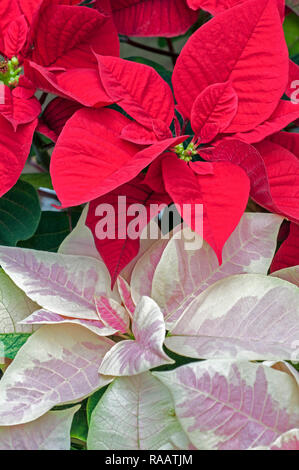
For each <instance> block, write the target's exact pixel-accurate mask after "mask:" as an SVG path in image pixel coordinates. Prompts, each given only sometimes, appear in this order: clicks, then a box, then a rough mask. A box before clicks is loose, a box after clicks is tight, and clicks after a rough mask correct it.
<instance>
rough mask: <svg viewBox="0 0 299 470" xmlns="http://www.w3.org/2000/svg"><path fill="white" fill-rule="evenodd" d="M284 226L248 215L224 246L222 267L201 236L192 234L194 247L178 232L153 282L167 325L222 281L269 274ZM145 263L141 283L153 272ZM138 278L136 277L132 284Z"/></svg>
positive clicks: (272, 217) (274, 218)
mask: <svg viewBox="0 0 299 470" xmlns="http://www.w3.org/2000/svg"><path fill="white" fill-rule="evenodd" d="M281 222H282V219H281V217H279V216H277V215H273V214H262V213H261V214H259V213H254V214H253V213H252V214H251V213H245V214H244V215H243V217H242V218H241V221H240V223H239V225H238V226H237V228H236V229H235V230H234V232H233V233H232V235H231V236H230V238H229V239H228V240H227V242H226V244H225V245H224V249H223V255H222V259H223V262H222V264H221V265H220V266H219V263H218V260H217V257H216V255H215V253H214V251H213V250H212V248H211V247H210V246H209V245H208V244H207V243H205V242H203V243H202V248H200V249H199V247H200V246H201V244H200V242H201V240H200V237H199V236H196V235H195V234H193V236H194V243H193V244H192V243H190V238H189V236H190V234H189V231H188V229H184V231H182V232H178V233H177V234H176V235H175V236H174V237H173V238H172V239H171V240H170V241H169V243H168V245H167V247H166V249H165V251H164V253H163V255H162V257H161V260H160V262H159V264H158V266H157V268H156V270H155V273H154V276H153V281H152V292H151V297H152V298H153V299H154V300H155V301H156V302H157V303H158V305H159V306H160V308H161V309H162V311H163V312H164V314H165V317H166V321H167V325H168V326H171V325H172V324H173V323H174V321H176V320H177V319H178V318H179V316H180V315H181V314H182V312H183V311H184V309H185V308H186V307H187V306H188V305H189V304H190V302H191V301H192V300H193V299H194V298H195V297H196V296H197V295H198V294H200V292H202V291H204V290H205V289H206V288H207V287H209V286H210V285H212V284H214V283H215V282H216V281H218V280H219V279H223V278H224V277H227V276H230V275H232V274H242V273H261V274H266V273H267V272H268V269H269V266H270V264H271V261H272V258H273V256H274V253H275V249H276V241H277V234H278V230H279V226H280V224H281ZM191 240H192V239H191ZM159 256H161V255H160V254H159ZM140 263H142V261H140V262H139V264H140ZM146 263H148V261H147V260H146V259H145V263H144V265H141V266H140V268H139V273H140V274H139V276H140V278H141V279H142V281H141V282H142V283H143V282H144V281H143V279H144V277H145V275H144V274H143V270H144V272H145V273H147V271H148V270H149V269H151V268H149V267H147V264H146ZM137 266H138V265H137ZM137 266H136V268H137ZM136 268H135V269H136ZM135 277H136V276H134V273H133V276H132V281H135ZM136 284H137V282H136V281H135V282H134V284H133V283H132V285H133V289H134V288H135V285H136Z"/></svg>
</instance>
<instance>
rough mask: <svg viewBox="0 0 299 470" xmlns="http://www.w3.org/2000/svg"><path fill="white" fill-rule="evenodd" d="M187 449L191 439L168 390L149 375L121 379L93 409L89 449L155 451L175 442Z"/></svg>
mask: <svg viewBox="0 0 299 470" xmlns="http://www.w3.org/2000/svg"><path fill="white" fill-rule="evenodd" d="M173 440H174V441H179V442H180V444H181V445H182V448H183V447H184V446H185V449H187V448H188V438H187V436H186V435H185V433H184V432H183V430H182V428H181V425H180V423H179V422H178V420H177V418H176V416H175V413H174V405H173V401H172V398H171V395H170V393H169V392H168V390H167V388H166V387H165V386H164V385H163V384H161V382H160V381H159V380H157V379H156V378H155V377H153V376H152V375H151V374H150V373H149V372H145V373H143V374H139V375H137V376H134V377H119V378H117V379H116V380H115V381H114V382H113V383H112V384H111V385H110V386H109V388H108V390H107V392H106V393H105V395H104V396H103V398H102V399H101V400H100V401H99V403H98V405H97V406H96V408H95V409H94V411H93V413H92V416H91V422H90V428H89V434H88V440H87V447H88V450H138V449H140V450H156V449H160V448H161V447H164V446H167V449H173V448H174V447H173V445H172V441H173Z"/></svg>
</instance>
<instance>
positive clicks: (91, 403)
mask: <svg viewBox="0 0 299 470" xmlns="http://www.w3.org/2000/svg"><path fill="white" fill-rule="evenodd" d="M108 386H109V385H106V386H105V387H102V388H100V390H97V391H96V392H95V393H93V394H92V395H90V397H89V398H88V400H87V405H86V416H87V422H88V425H89V424H90V419H91V414H92V412H93V410H94V409H95V407H96V406H97V404H98V402H99V401H100V399H101V398H102V396H103V395H104V393H105V392H106V390H107V388H108Z"/></svg>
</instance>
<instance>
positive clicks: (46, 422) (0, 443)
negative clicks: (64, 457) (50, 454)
mask: <svg viewBox="0 0 299 470" xmlns="http://www.w3.org/2000/svg"><path fill="white" fill-rule="evenodd" d="M79 408H80V407H79V406H74V407H72V408H67V409H66V410H61V411H49V412H48V413H46V414H44V415H43V416H41V417H40V418H38V419H36V420H35V421H32V422H30V423H26V424H20V425H17V426H5V427H4V426H2V427H0V450H69V449H70V444H71V442H70V430H71V425H72V420H73V417H74V414H75V413H76V412H77V411H78V409H79Z"/></svg>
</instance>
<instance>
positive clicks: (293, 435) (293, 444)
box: [251, 428, 299, 450]
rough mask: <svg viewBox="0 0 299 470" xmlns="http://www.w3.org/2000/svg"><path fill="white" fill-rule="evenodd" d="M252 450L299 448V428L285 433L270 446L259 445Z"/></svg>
mask: <svg viewBox="0 0 299 470" xmlns="http://www.w3.org/2000/svg"><path fill="white" fill-rule="evenodd" d="M251 450H299V429H298V428H297V429H291V430H290V431H287V432H285V433H283V434H282V435H281V436H279V437H278V438H277V439H276V440H275V441H274V442H272V444H270V445H269V446H268V447H265V446H259V447H254V448H253V449H251Z"/></svg>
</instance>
